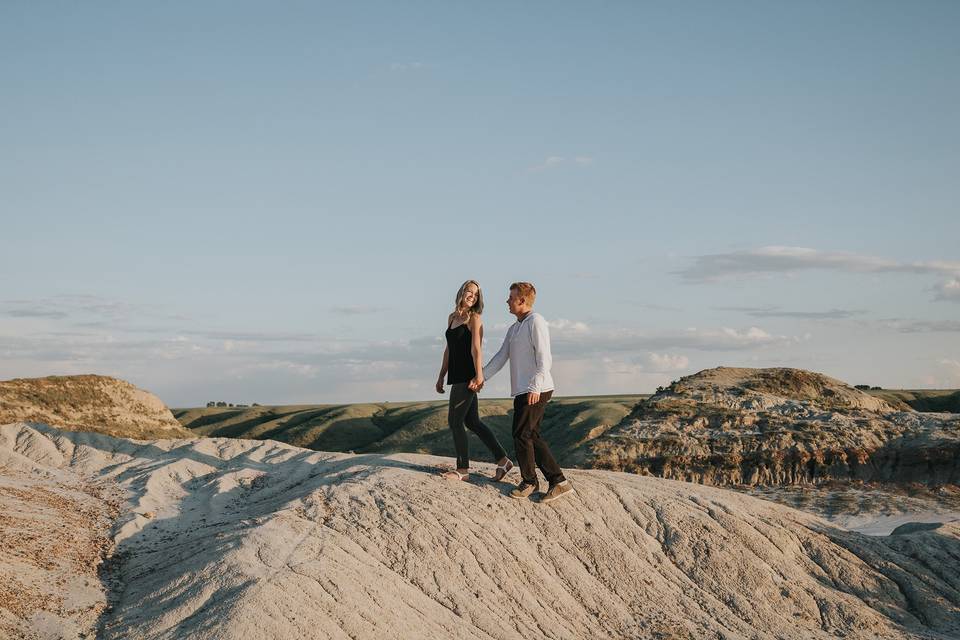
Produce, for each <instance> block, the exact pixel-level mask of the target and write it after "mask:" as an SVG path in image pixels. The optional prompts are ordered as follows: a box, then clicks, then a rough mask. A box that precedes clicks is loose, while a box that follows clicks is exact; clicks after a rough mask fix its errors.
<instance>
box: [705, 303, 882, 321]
mask: <svg viewBox="0 0 960 640" xmlns="http://www.w3.org/2000/svg"><path fill="white" fill-rule="evenodd" d="M716 309H718V310H719V311H739V312H741V313H745V314H746V315H748V316H751V317H753V318H796V319H799V320H845V319H847V318H853V317H856V316H861V315H863V314H864V313H866V311H863V310H861V309H829V310H827V311H788V310H785V309H781V308H780V307H776V306H769V307H716Z"/></svg>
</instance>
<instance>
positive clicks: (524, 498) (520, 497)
mask: <svg viewBox="0 0 960 640" xmlns="http://www.w3.org/2000/svg"><path fill="white" fill-rule="evenodd" d="M530 495H533V494H530ZM510 497H511V498H513V499H514V500H529V499H530V496H515V495H513V494H512V493H511V494H510Z"/></svg>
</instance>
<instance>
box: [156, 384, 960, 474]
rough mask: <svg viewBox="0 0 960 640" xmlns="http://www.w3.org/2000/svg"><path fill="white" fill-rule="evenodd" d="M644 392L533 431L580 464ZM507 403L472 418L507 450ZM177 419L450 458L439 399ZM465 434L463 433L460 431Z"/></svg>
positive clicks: (557, 410) (954, 401) (916, 399)
mask: <svg viewBox="0 0 960 640" xmlns="http://www.w3.org/2000/svg"><path fill="white" fill-rule="evenodd" d="M869 393H870V394H872V395H875V396H879V397H881V398H883V399H885V400H887V401H889V402H890V403H891V404H893V405H894V406H895V407H897V408H899V409H901V410H905V411H909V410H910V409H911V407H912V408H913V409H914V410H918V411H952V412H957V413H960V391H958V390H955V389H951V390H942V391H940V390H874V391H870V392H869ZM648 397H650V396H649V395H629V396H584V397H569V398H563V397H561V398H555V399H553V400H552V401H551V402H550V404H548V405H547V412H546V416H545V417H544V421H543V427H542V429H541V432H542V433H543V435H544V437H545V438H546V439H547V441H548V442H549V443H550V446H551V447H552V449H553V451H554V454H555V455H556V456H557V459H558V461H559V462H560V464H561V465H564V466H568V467H571V466H581V465H582V464H583V463H584V462H585V461H586V459H587V456H588V454H589V453H590V446H589V444H590V443H591V442H592V441H594V440H595V439H596V438H598V437H600V436H601V435H603V434H604V433H605V432H606V431H607V430H608V429H610V428H611V427H613V426H615V425H617V424H619V423H620V422H621V421H622V420H623V419H624V418H627V417H628V416H629V415H630V414H631V413H632V412H633V411H634V409H635V408H637V407H638V406H639V405H640V404H641V403H643V401H644V400H646V399H647V398H648ZM512 412H513V402H512V400H510V399H505V398H499V399H497V398H495V399H486V398H483V399H481V400H480V417H481V419H482V420H483V421H484V423H485V424H486V425H487V426H489V427H490V428H491V429H492V430H493V432H494V433H495V434H496V435H497V438H498V439H499V440H500V442H501V444H503V446H504V447H506V449H507V451H513V444H512V443H513V440H512V437H511V434H510V421H511V418H512ZM173 415H174V416H175V417H176V418H177V420H179V421H180V423H181V424H182V425H183V426H185V427H187V428H188V429H190V430H191V431H193V432H194V433H196V434H198V435H203V436H211V437H226V438H250V439H256V440H279V441H280V442H286V443H287V444H292V445H295V446H298V447H304V448H306V449H313V450H316V451H344V452H346V451H352V452H354V453H396V452H401V451H402V452H407V453H427V454H432V455H438V456H449V457H453V456H454V455H455V454H454V450H453V440H452V438H451V437H450V433H449V429H448V428H447V401H446V400H436V401H431V402H381V403H370V404H337V405H334V404H318V405H289V406H263V407H244V408H232V407H209V408H206V407H205V408H199V409H173ZM468 433H469V432H468ZM469 443H470V456H471V459H472V460H476V461H479V462H484V461H488V458H489V453H488V452H487V451H486V449H485V447H484V446H483V444H482V443H481V442H480V440H479V439H478V438H477V437H476V436H474V435H473V434H470V435H469Z"/></svg>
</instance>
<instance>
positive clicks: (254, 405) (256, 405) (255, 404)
mask: <svg viewBox="0 0 960 640" xmlns="http://www.w3.org/2000/svg"><path fill="white" fill-rule="evenodd" d="M250 406H251V407H259V406H260V405H259V404H257V403H256V402H254V403H253V404H252V405H250Z"/></svg>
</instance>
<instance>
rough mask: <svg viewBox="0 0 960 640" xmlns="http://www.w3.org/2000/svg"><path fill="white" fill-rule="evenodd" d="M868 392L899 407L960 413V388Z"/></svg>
mask: <svg viewBox="0 0 960 640" xmlns="http://www.w3.org/2000/svg"><path fill="white" fill-rule="evenodd" d="M867 393H869V394H870V395H872V396H876V397H878V398H883V399H884V400H886V401H887V402H889V403H890V404H892V405H893V406H894V407H897V408H898V409H904V410H906V409H908V408H909V409H913V410H914V411H936V412H947V413H960V389H877V390H871V391H868V392H867Z"/></svg>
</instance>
